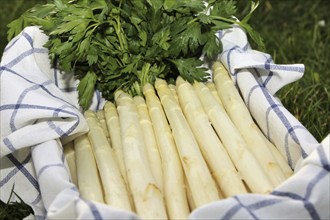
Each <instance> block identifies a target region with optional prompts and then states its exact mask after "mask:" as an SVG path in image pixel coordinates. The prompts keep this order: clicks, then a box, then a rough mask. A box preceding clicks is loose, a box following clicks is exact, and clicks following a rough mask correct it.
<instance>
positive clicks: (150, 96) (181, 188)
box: [143, 84, 189, 219]
mask: <svg viewBox="0 0 330 220" xmlns="http://www.w3.org/2000/svg"><path fill="white" fill-rule="evenodd" d="M143 93H144V96H145V99H146V104H147V107H148V111H149V115H150V119H151V122H152V124H153V129H154V131H155V137H156V141H157V143H158V147H159V152H160V155H161V158H162V167H163V175H164V176H163V181H164V184H163V187H164V188H163V192H164V195H165V202H166V207H167V212H168V215H169V218H170V219H186V218H187V217H188V215H189V206H188V201H187V195H186V191H185V182H184V173H183V168H182V165H181V162H180V158H179V155H178V152H177V149H176V146H175V142H174V139H173V136H172V134H171V128H170V126H169V124H168V122H167V119H166V116H165V113H164V110H163V108H162V106H161V103H160V101H159V99H158V97H157V95H156V93H155V89H154V87H153V86H152V85H151V84H146V85H145V86H144V87H143Z"/></svg>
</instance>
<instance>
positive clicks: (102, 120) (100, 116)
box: [96, 109, 110, 143]
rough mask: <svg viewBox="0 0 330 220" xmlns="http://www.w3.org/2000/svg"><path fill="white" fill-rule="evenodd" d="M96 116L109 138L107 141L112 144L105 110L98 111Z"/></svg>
mask: <svg viewBox="0 0 330 220" xmlns="http://www.w3.org/2000/svg"><path fill="white" fill-rule="evenodd" d="M96 116H97V118H98V120H99V122H100V124H101V126H102V128H103V131H104V134H105V136H106V137H107V140H108V141H109V143H110V135H109V130H108V125H107V122H106V120H105V115H104V110H103V109H99V110H98V111H96Z"/></svg>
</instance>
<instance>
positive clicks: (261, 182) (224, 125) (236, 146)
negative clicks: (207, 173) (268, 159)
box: [194, 82, 273, 193]
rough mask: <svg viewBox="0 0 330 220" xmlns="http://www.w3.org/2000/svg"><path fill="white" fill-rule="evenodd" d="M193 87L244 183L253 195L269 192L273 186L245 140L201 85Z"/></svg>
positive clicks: (208, 91)
mask: <svg viewBox="0 0 330 220" xmlns="http://www.w3.org/2000/svg"><path fill="white" fill-rule="evenodd" d="M194 87H195V89H196V91H197V94H198V97H199V100H200V101H201V103H202V105H203V107H204V110H205V112H206V113H207V115H208V118H209V120H210V121H211V123H212V125H213V127H214V129H215V131H216V133H217V134H218V135H219V137H220V139H221V141H222V143H223V145H224V146H225V148H226V150H227V152H228V154H229V156H230V158H231V159H232V161H233V163H234V164H235V167H236V168H237V170H238V172H239V173H240V174H241V176H242V178H243V180H244V181H245V183H246V184H247V185H248V187H249V188H250V189H251V191H252V192H254V193H269V192H271V191H272V189H273V184H272V183H271V182H270V180H269V178H268V176H267V175H266V174H265V172H264V170H263V169H262V167H261V166H260V164H259V162H258V161H257V160H256V158H255V157H254V156H253V154H252V153H251V152H250V150H249V149H248V147H247V144H246V142H245V140H244V139H243V137H242V136H241V134H240V133H239V131H238V129H237V128H236V127H235V125H234V124H233V122H232V121H231V120H230V118H229V117H228V115H227V113H226V112H225V110H224V109H223V108H222V107H221V106H220V105H219V104H218V102H217V101H216V100H215V98H214V96H213V95H212V93H211V91H210V90H209V89H208V88H207V87H206V86H205V85H204V84H203V83H199V82H196V83H194Z"/></svg>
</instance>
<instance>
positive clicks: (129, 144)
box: [115, 91, 167, 219]
mask: <svg viewBox="0 0 330 220" xmlns="http://www.w3.org/2000/svg"><path fill="white" fill-rule="evenodd" d="M115 101H116V105H117V110H118V114H119V122H120V128H121V137H122V144H123V155H124V162H125V165H126V172H127V178H128V183H129V188H130V191H131V192H132V195H133V200H134V204H135V207H136V212H137V214H138V215H139V216H140V217H141V218H142V219H167V213H166V208H165V204H164V201H163V195H162V193H161V190H160V189H159V188H158V187H157V183H156V181H155V178H154V176H153V175H152V171H151V168H150V165H149V163H148V156H147V152H146V147H145V143H144V139H143V134H142V130H141V126H140V122H139V115H138V110H137V107H136V105H135V104H134V101H133V98H132V97H131V96H129V95H128V94H127V93H124V92H122V91H117V92H116V93H115Z"/></svg>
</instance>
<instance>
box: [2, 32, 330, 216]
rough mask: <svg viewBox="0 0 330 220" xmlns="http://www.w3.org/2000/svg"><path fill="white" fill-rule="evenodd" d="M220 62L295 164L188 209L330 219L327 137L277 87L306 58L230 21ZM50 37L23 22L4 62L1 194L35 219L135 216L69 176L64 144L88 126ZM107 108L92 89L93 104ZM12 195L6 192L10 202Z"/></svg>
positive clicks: (294, 76) (296, 74)
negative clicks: (52, 58)
mask: <svg viewBox="0 0 330 220" xmlns="http://www.w3.org/2000/svg"><path fill="white" fill-rule="evenodd" d="M219 38H220V39H221V41H222V42H223V45H224V52H223V53H222V54H220V55H219V59H221V61H222V62H223V63H224V64H225V66H226V67H227V69H228V70H229V72H230V73H231V76H232V79H233V80H234V81H235V83H236V85H237V87H238V88H239V90H240V92H241V94H242V96H243V98H244V100H245V102H246V104H247V106H248V107H249V109H250V111H251V113H252V114H253V116H254V118H255V120H256V121H257V123H258V124H259V126H260V127H261V128H262V130H263V132H264V133H265V134H266V135H267V137H268V138H269V139H270V140H271V141H273V142H274V143H275V144H276V146H277V147H278V148H279V149H280V151H281V152H282V154H283V155H285V157H286V158H287V161H288V163H289V165H290V166H291V167H292V168H294V169H295V175H293V176H292V177H291V178H289V179H288V180H287V181H286V182H285V183H283V184H282V185H280V186H279V187H277V188H276V189H275V190H274V191H273V192H272V193H271V194H269V195H257V194H247V195H239V196H234V197H231V198H228V199H224V200H221V201H217V202H214V203H211V204H208V205H205V206H203V207H200V208H198V209H197V210H195V211H193V212H192V213H191V215H190V216H189V218H190V219H270V218H272V219H280V218H283V219H329V217H330V214H329V198H330V195H329V179H330V178H329V170H330V163H329V142H327V144H323V145H322V144H321V143H318V142H317V141H316V140H315V139H314V138H313V136H312V135H311V134H310V133H309V132H308V130H306V128H305V127H304V126H303V125H302V124H301V123H299V121H297V120H296V119H295V118H294V117H293V116H292V115H291V114H290V112H288V111H287V110H286V109H285V107H284V106H283V105H282V104H281V102H280V101H279V100H278V99H277V98H276V95H275V93H276V92H277V91H278V90H279V89H280V88H281V87H283V86H284V85H286V84H288V83H291V82H293V81H295V80H298V79H299V78H301V77H302V76H303V72H304V66H303V65H276V64H274V63H273V61H272V59H271V57H270V56H269V55H268V54H265V53H261V52H258V51H255V50H252V49H251V48H250V47H249V44H248V41H247V39H246V35H245V33H244V32H243V31H242V30H241V29H239V28H237V27H234V28H232V29H230V30H227V31H225V32H219ZM46 41H47V36H45V35H44V34H43V33H42V32H41V31H40V30H39V29H38V28H37V27H27V28H25V29H24V31H23V32H22V33H21V34H20V35H19V36H17V37H16V38H14V39H13V40H12V41H11V42H10V43H9V44H8V46H7V47H6V49H5V52H4V55H3V57H2V60H1V66H0V76H1V79H0V80H1V81H0V83H1V84H0V85H1V98H0V101H1V102H0V115H1V118H0V119H1V151H0V164H1V169H0V174H1V175H0V198H1V200H3V201H7V199H8V197H9V194H10V190H11V188H12V187H13V185H14V187H15V188H14V190H15V192H16V193H17V194H18V195H19V196H20V197H21V198H22V199H23V201H25V202H26V203H27V204H29V205H31V206H32V207H33V209H34V211H35V218H36V219H46V218H47V219H59V218H64V219H138V217H137V216H136V215H135V214H134V213H129V212H124V211H121V210H117V209H114V208H112V207H109V206H106V205H104V204H100V203H96V202H91V201H86V200H84V199H82V198H81V197H80V195H79V192H78V191H77V188H76V186H75V185H74V184H73V183H72V181H71V178H70V174H69V171H68V166H67V163H66V161H65V159H64V155H63V148H62V143H66V142H68V141H71V140H72V139H73V138H75V137H76V136H78V135H80V134H82V133H85V132H86V131H87V130H88V127H87V124H86V121H85V120H84V118H83V116H82V114H81V109H79V106H78V103H77V92H76V86H77V81H75V80H74V79H73V78H70V75H68V74H61V73H60V72H59V71H58V70H57V68H56V66H52V67H51V66H50V64H49V59H48V54H47V53H48V51H47V50H46V49H45V48H44V47H43V44H44V43H45V42H46ZM103 105H104V100H103V99H102V98H101V95H100V94H99V93H98V92H96V93H95V94H94V98H93V104H92V106H91V109H93V110H98V109H100V108H102V107H103ZM16 199H17V198H15V197H13V198H12V200H13V201H15V200H16Z"/></svg>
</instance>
